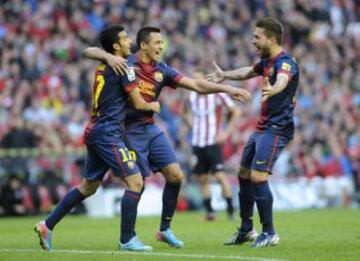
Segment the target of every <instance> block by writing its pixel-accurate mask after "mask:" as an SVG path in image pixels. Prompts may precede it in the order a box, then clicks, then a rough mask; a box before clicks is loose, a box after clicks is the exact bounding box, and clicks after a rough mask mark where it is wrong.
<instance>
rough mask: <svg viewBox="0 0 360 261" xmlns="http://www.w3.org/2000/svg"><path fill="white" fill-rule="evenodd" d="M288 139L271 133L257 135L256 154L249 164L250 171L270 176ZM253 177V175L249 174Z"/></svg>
mask: <svg viewBox="0 0 360 261" xmlns="http://www.w3.org/2000/svg"><path fill="white" fill-rule="evenodd" d="M288 142H289V141H288V139H287V138H285V137H283V136H280V135H276V134H273V133H268V132H264V133H258V134H257V135H256V153H255V156H254V158H253V161H252V164H251V170H252V171H253V170H254V171H257V172H259V173H261V172H267V173H269V174H271V171H272V168H273V166H274V164H275V162H276V160H277V158H278V157H279V155H280V153H281V151H282V150H283V148H284V147H285V146H286V145H287V144H288ZM251 175H252V176H253V174H251Z"/></svg>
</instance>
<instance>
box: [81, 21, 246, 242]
mask: <svg viewBox="0 0 360 261" xmlns="http://www.w3.org/2000/svg"><path fill="white" fill-rule="evenodd" d="M136 44H137V47H138V49H139V51H138V52H137V53H136V54H135V55H132V56H130V57H129V58H128V60H129V61H130V62H131V63H133V64H134V68H135V73H136V75H137V77H138V78H139V86H140V93H141V95H142V96H143V97H144V99H145V100H146V101H148V102H151V101H156V100H157V99H158V97H159V95H160V92H161V90H162V88H163V87H165V86H169V87H171V88H176V87H183V88H186V89H189V90H193V91H196V92H199V93H204V94H206V93H218V92H226V93H228V94H229V95H230V96H231V97H233V98H234V99H236V100H241V101H242V100H248V99H249V98H250V93H249V92H247V91H246V90H242V89H240V88H235V87H232V86H230V85H224V84H215V83H211V82H208V81H206V80H202V79H192V78H189V77H186V76H183V75H182V74H180V73H179V72H177V71H176V70H174V69H173V68H171V67H169V66H167V65H166V64H164V63H162V62H160V59H161V53H162V52H163V48H164V47H163V46H164V40H163V38H162V35H161V32H160V29H159V28H156V27H144V28H142V29H141V30H140V31H139V32H138V34H137V39H136ZM85 54H86V55H87V56H88V57H89V58H93V59H99V60H102V61H104V62H106V63H108V64H113V65H114V64H117V63H122V62H123V61H122V60H121V59H116V57H113V56H111V55H109V54H108V53H106V52H104V51H103V50H101V49H99V48H96V47H89V48H87V49H86V50H85ZM114 69H116V68H115V67H114ZM126 139H127V145H128V146H129V147H130V148H132V149H134V150H135V151H136V153H137V156H138V160H139V161H140V162H141V163H144V166H149V167H150V169H151V170H152V171H154V172H156V171H160V172H161V173H162V174H163V176H164V177H165V180H166V184H165V188H164V192H163V210H162V214H161V224H160V228H159V231H157V233H156V238H157V239H158V240H161V241H163V242H166V243H167V244H169V245H170V246H172V247H182V246H183V245H184V243H183V242H182V241H181V240H179V239H177V238H176V237H175V235H174V233H173V232H172V230H171V229H170V222H171V220H172V218H173V215H174V212H175V209H176V205H177V199H178V195H179V191H180V186H181V182H182V180H183V176H184V174H183V172H182V170H181V168H180V165H179V163H178V162H177V160H176V157H175V152H174V149H173V148H172V146H171V145H170V142H169V141H168V140H167V138H166V137H165V134H164V133H163V131H162V130H161V129H160V128H159V127H158V126H157V125H156V124H155V123H154V119H153V113H152V112H141V111H139V110H136V109H133V108H129V113H128V114H127V117H126ZM143 175H144V177H146V176H149V175H150V172H149V171H148V168H146V169H145V170H144V172H143Z"/></svg>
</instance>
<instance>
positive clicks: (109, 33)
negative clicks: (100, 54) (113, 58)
mask: <svg viewBox="0 0 360 261" xmlns="http://www.w3.org/2000/svg"><path fill="white" fill-rule="evenodd" d="M124 30H125V29H124V27H122V26H121V25H111V26H109V27H106V28H105V29H104V30H102V32H101V33H100V36H99V41H100V44H101V46H102V47H103V48H104V50H105V51H107V52H109V53H113V52H114V48H113V44H114V43H116V42H117V41H118V40H119V33H120V32H122V31H124Z"/></svg>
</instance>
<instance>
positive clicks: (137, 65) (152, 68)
mask: <svg viewBox="0 0 360 261" xmlns="http://www.w3.org/2000/svg"><path fill="white" fill-rule="evenodd" d="M128 62H129V63H130V64H132V66H133V67H134V69H135V74H136V78H137V82H138V87H139V90H140V93H141V95H142V97H143V98H144V100H146V101H148V102H153V101H157V99H158V97H159V95H160V92H161V90H162V88H163V87H164V86H169V87H171V88H176V85H177V83H178V82H179V80H180V79H181V77H182V74H180V73H179V72H177V71H176V70H175V69H173V68H172V67H170V66H167V65H166V64H165V63H161V62H160V63H158V62H154V63H150V64H145V63H142V62H141V61H140V60H139V58H138V56H137V54H133V55H131V56H129V57H128ZM153 114H154V113H153V112H145V111H139V110H135V109H134V108H133V107H132V106H128V112H127V115H126V119H125V122H126V124H131V123H153V122H154V119H153Z"/></svg>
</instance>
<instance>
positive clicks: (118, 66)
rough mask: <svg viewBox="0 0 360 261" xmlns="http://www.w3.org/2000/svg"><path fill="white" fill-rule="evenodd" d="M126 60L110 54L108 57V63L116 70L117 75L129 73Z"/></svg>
mask: <svg viewBox="0 0 360 261" xmlns="http://www.w3.org/2000/svg"><path fill="white" fill-rule="evenodd" d="M126 61H127V60H126V59H125V58H123V57H120V56H115V55H112V54H109V55H107V56H106V63H107V64H108V65H109V66H110V67H111V68H112V69H113V70H114V72H115V73H116V74H117V75H125V74H126V73H127V71H128V66H127V64H126Z"/></svg>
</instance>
